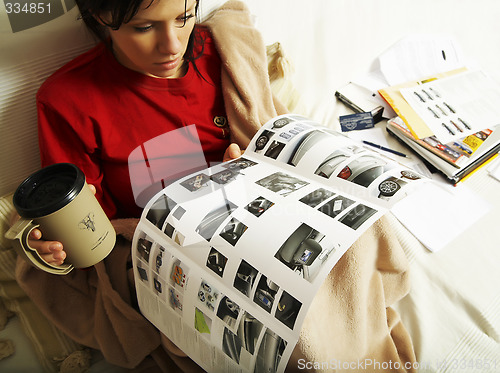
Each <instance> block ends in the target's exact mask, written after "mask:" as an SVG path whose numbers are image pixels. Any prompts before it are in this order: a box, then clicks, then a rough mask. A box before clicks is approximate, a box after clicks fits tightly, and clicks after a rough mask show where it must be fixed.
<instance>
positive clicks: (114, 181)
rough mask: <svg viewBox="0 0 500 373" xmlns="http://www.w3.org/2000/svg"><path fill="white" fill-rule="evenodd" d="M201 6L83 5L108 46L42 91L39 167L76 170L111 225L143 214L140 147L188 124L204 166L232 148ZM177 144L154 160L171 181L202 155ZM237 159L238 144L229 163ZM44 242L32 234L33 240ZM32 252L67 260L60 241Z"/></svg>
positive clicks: (149, 1) (181, 1) (178, 1)
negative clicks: (137, 172) (136, 170)
mask: <svg viewBox="0 0 500 373" xmlns="http://www.w3.org/2000/svg"><path fill="white" fill-rule="evenodd" d="M198 4H199V3H198V1H197V0H161V1H157V0H131V1H123V0H112V1H95V0H79V1H78V6H79V8H80V11H81V14H82V17H83V20H84V21H85V23H86V25H87V26H88V28H89V29H90V30H91V31H92V32H94V34H95V35H96V36H97V37H99V38H100V39H101V41H102V43H101V44H99V45H98V46H96V47H95V48H93V49H92V50H90V51H89V52H87V53H85V54H84V55H82V56H80V57H78V58H77V59H75V60H74V61H72V62H70V63H69V64H67V65H66V66H64V67H63V68H62V69H60V70H59V71H57V72H56V73H55V74H54V75H53V76H51V77H50V78H49V79H48V80H47V81H46V82H45V83H44V84H43V85H42V87H41V89H40V90H39V92H38V95H37V105H38V113H39V140H40V141H39V143H40V151H41V159H42V165H43V166H46V165H49V164H52V163H57V162H71V163H74V164H76V165H77V166H79V167H80V168H81V169H82V170H83V171H84V173H85V175H86V177H87V182H88V183H89V184H92V185H93V186H94V187H95V189H96V196H97V198H98V200H99V201H100V203H101V205H102V206H103V208H104V210H105V211H106V213H107V215H108V216H109V217H110V218H117V217H122V218H123V217H138V216H139V215H140V212H141V207H144V204H142V206H140V205H138V203H139V201H137V198H136V197H137V196H135V195H134V193H133V186H132V184H131V182H132V183H135V184H136V185H135V186H136V187H137V188H139V189H141V186H142V189H144V188H145V187H144V185H141V184H144V183H147V182H148V180H140V179H137V178H136V179H134V177H133V172H131V171H133V170H132V168H133V167H134V166H135V167H140V165H141V164H144V163H145V162H146V161H145V160H144V159H142V160H141V159H139V160H137V161H136V162H134V160H132V159H130V155H131V154H132V152H133V151H134V149H136V148H137V147H140V146H142V145H144V144H146V143H147V142H148V141H149V140H151V139H154V138H157V137H158V136H162V135H164V134H166V133H168V132H170V131H173V130H175V129H178V128H182V127H184V126H188V125H191V124H195V125H196V131H197V134H198V136H199V140H200V142H201V145H202V148H203V153H204V156H205V159H206V163H207V164H210V163H212V162H220V161H222V160H223V155H224V152H225V150H226V149H228V147H229V145H230V141H229V127H228V124H227V119H226V114H225V107H224V101H223V96H222V87H221V84H220V81H221V61H220V58H219V55H218V53H217V51H216V49H215V45H214V42H213V40H212V37H211V35H210V33H209V31H208V30H207V29H206V28H204V27H199V26H195V19H196V12H197V9H198ZM176 140H177V141H176V142H177V143H178V146H175V147H172V148H169V149H157V151H155V152H154V153H158V154H155V158H163V159H168V161H166V162H165V164H160V165H158V160H157V161H156V164H155V165H156V167H157V168H158V167H163V168H164V170H162V171H164V172H165V174H167V175H168V174H169V168H171V169H176V170H179V169H182V170H183V171H184V172H185V173H186V174H188V173H189V171H190V168H189V164H188V162H189V159H190V158H191V157H192V155H193V153H195V152H196V151H197V150H198V149H199V148H198V147H196V144H195V143H193V142H191V141H189V139H182V138H181V139H176ZM183 140H184V141H183ZM239 155H240V151H239V148H238V146H236V145H233V146H232V147H231V148H229V151H228V152H227V154H226V156H227V157H226V158H230V157H233V158H234V157H237V156H239ZM186 160H187V161H186ZM141 162H142V163H141ZM137 163H139V164H137ZM155 171H156V172H158V170H155ZM176 176H177V177H179V176H182V175H179V174H178V173H177V175H176ZM146 187H147V185H146ZM137 188H136V189H137ZM149 197H152V195H149ZM143 200H144V198H143ZM139 204H140V203H139ZM40 237H41V232H39V231H34V232H33V233H32V238H34V239H35V241H36V239H39V238H40ZM32 244H33V246H35V248H36V249H37V250H38V251H39V252H40V253H41V254H42V255H43V257H44V259H45V260H46V261H47V262H50V263H52V264H56V265H58V264H62V262H63V261H64V258H65V253H64V248H63V247H62V245H61V244H60V243H58V242H44V241H38V242H32Z"/></svg>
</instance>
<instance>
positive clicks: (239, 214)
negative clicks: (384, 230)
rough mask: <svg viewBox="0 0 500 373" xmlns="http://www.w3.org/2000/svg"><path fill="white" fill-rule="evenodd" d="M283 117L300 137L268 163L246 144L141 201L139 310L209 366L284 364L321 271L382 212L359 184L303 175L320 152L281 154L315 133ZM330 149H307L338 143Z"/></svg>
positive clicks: (270, 367)
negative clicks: (144, 202) (239, 153)
mask: <svg viewBox="0 0 500 373" xmlns="http://www.w3.org/2000/svg"><path fill="white" fill-rule="evenodd" d="M279 119H283V117H280V118H278V120H279ZM287 120H291V122H290V123H289V124H292V125H297V124H300V126H302V127H304V131H302V132H304V133H303V134H301V135H300V134H299V133H298V134H297V136H296V142H293V141H289V143H288V144H289V145H290V146H288V145H285V146H283V147H282V152H280V153H279V156H277V157H275V158H276V159H274V158H273V157H268V156H266V155H264V154H265V153H266V152H267V149H269V148H270V146H267V144H265V146H264V147H263V148H262V149H260V150H263V153H264V154H260V153H259V152H256V151H252V150H251V149H248V150H247V151H246V152H245V154H244V155H243V156H242V157H240V158H238V159H236V160H233V161H230V162H226V163H222V164H219V165H216V166H213V167H211V168H208V169H206V170H203V171H200V172H197V173H195V174H193V175H190V176H187V177H185V178H182V179H180V180H178V181H177V182H175V183H173V184H171V185H169V186H167V187H166V188H164V189H163V190H162V191H161V192H159V193H158V194H157V195H156V196H155V197H154V198H153V199H152V200H151V201H150V202H149V203H148V204H147V205H146V207H145V209H144V212H143V214H142V217H141V219H140V222H139V224H138V227H137V229H136V232H135V235H134V240H133V245H132V257H133V264H134V274H135V279H136V290H137V298H138V303H139V306H140V309H141V312H142V313H143V314H144V315H145V316H146V317H147V318H148V319H149V320H150V321H151V322H152V323H153V324H154V325H155V326H156V327H157V328H158V329H159V330H160V331H161V332H162V333H164V334H165V335H166V336H167V337H168V338H169V339H170V340H172V342H173V343H174V344H175V345H177V346H178V347H179V348H180V349H181V350H183V351H184V352H185V353H186V354H188V355H189V356H190V357H191V358H192V359H193V360H194V361H195V362H196V363H197V364H199V365H200V366H201V367H202V368H203V369H205V370H206V371H208V372H220V371H224V372H232V371H235V372H282V371H284V369H285V367H286V364H287V362H288V359H289V358H290V356H291V353H292V351H293V349H294V347H295V345H296V343H297V341H298V339H299V334H300V329H301V326H302V323H303V320H304V318H305V316H306V314H307V310H308V308H309V305H310V304H311V302H312V300H313V298H314V296H315V294H316V292H317V290H318V289H319V287H320V286H321V284H322V282H323V281H324V279H325V277H326V276H327V274H328V273H329V271H330V270H331V268H332V267H333V266H334V265H335V263H337V261H338V260H339V259H340V258H341V256H342V255H343V254H344V253H345V251H346V250H347V249H348V248H349V247H350V246H351V245H352V244H353V243H354V241H356V239H357V238H358V237H359V236H360V235H361V234H362V233H363V232H364V231H366V229H367V228H368V227H369V226H371V224H373V223H374V222H375V221H376V220H377V219H379V218H380V217H381V216H382V215H383V214H384V213H385V212H386V211H387V206H384V205H387V204H388V201H387V200H386V199H380V198H378V197H373V196H372V195H371V194H370V192H368V188H366V187H360V188H363V189H362V190H364V191H365V193H364V196H363V197H367V198H363V197H360V196H358V192H359V189H358V188H357V187H359V186H358V185H357V184H353V185H354V186H356V187H353V188H349V187H348V186H349V185H351V184H352V183H351V182H350V181H348V180H345V179H341V178H335V179H332V182H331V183H330V184H331V185H330V184H329V182H328V181H329V179H327V178H325V177H322V176H320V175H317V174H315V173H314V172H311V171H310V170H311V169H310V168H309V167H310V166H311V165H313V164H314V163H317V164H318V165H319V164H321V162H322V160H321V159H319V160H318V161H317V162H313V161H312V160H311V159H309V158H308V157H306V156H303V157H301V159H300V160H297V162H296V165H295V164H293V165H292V164H288V161H287V162H282V161H280V160H279V159H280V156H282V157H285V158H289V157H292V159H293V156H294V155H296V153H297V152H296V151H295V150H296V145H297V144H303V143H304V142H303V141H302V140H303V139H305V138H308V134H310V133H314V131H315V130H316V129H319V128H320V127H319V126H318V125H317V124H314V123H312V122H311V123H308V122H307V121H306V122H304V120H303V119H300V118H291V119H290V118H288V119H287ZM292 122H293V123H292ZM272 127H273V124H272V123H268V124H266V125H265V126H264V127H263V128H262V130H261V131H259V133H258V134H257V135H256V136H255V138H254V140H253V141H252V142H255V141H256V140H258V138H259V136H260V135H261V134H262V133H263V132H264V131H269V130H276V128H275V129H273V128H272ZM281 128H282V129H285V126H283V127H281ZM288 131H289V129H288ZM327 133H328V131H327V132H325V134H327ZM273 136H274V135H273ZM273 136H271V137H270V138H269V140H271V139H272V138H273ZM331 136H332V138H333V139H334V141H337V140H336V137H337V135H335V134H331ZM278 137H279V134H278ZM281 137H282V136H281ZM325 137H329V135H328V136H327V135H325ZM301 139H302V140H301ZM288 140H292V139H291V138H289V139H288ZM347 140H348V139H347ZM332 141H333V140H332ZM343 141H345V139H343ZM271 143H272V142H271ZM271 143H270V144H271ZM293 144H295V145H293ZM328 144H329V145H332V144H331V143H328ZM299 147H300V146H299ZM323 148H325V149H323ZM326 148H329V146H326V144H323V145H322V146H319V145H315V146H314V147H312V148H310V150H308V151H307V152H306V153H305V154H307V155H309V153H310V152H312V153H315V152H316V151H318V152H319V153H318V156H319V154H321V157H319V158H322V157H323V155H324V154H326V153H328V152H330V153H331V152H332V151H334V150H335V149H334V148H331V147H330V148H329V149H328V151H326V150H327V149H326ZM320 149H321V150H320ZM287 154H288V155H287ZM352 158H354V159H358V158H359V155H358V154H353V157H352ZM314 167H316V168H317V167H318V166H317V165H315V166H314ZM314 167H312V169H313V170H316V168H314ZM338 167H342V165H339V166H338ZM306 175H310V176H311V177H308V176H306ZM336 179H338V180H336ZM325 181H326V182H325ZM338 185H340V186H341V187H343V188H338ZM360 194H362V193H360Z"/></svg>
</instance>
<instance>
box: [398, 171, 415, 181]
mask: <svg viewBox="0 0 500 373" xmlns="http://www.w3.org/2000/svg"><path fill="white" fill-rule="evenodd" d="M401 176H403V177H406V178H407V179H410V180H417V179H420V176H419V175H418V174H416V173H415V172H412V171H408V170H404V171H401Z"/></svg>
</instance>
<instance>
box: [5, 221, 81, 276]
mask: <svg viewBox="0 0 500 373" xmlns="http://www.w3.org/2000/svg"><path fill="white" fill-rule="evenodd" d="M38 227H39V224H36V223H34V222H33V220H28V219H24V218H20V219H19V220H18V221H17V222H16V223H15V224H14V225H13V226H12V227H11V228H10V229H9V230H8V231H7V233H5V237H6V238H8V239H10V240H13V246H14V249H15V250H16V251H17V253H18V254H19V255H21V256H22V257H23V258H24V259H25V260H27V261H28V262H29V263H31V264H32V265H33V266H34V267H36V268H38V269H41V270H43V271H45V272H49V273H52V274H57V275H66V274H68V273H69V272H71V270H73V268H74V267H73V266H72V265H71V264H62V265H60V266H55V265H52V264H49V263H47V262H46V261H45V260H43V258H42V257H41V256H40V254H38V252H37V251H36V250H35V249H34V248H32V247H31V246H30V245H29V241H28V239H29V235H30V233H31V231H32V230H33V229H35V228H38Z"/></svg>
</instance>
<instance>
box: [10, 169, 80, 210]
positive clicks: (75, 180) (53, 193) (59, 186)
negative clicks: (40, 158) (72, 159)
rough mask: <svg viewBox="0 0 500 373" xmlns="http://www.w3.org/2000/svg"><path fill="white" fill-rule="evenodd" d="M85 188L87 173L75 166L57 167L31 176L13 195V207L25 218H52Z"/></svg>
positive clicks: (42, 170)
mask: <svg viewBox="0 0 500 373" xmlns="http://www.w3.org/2000/svg"><path fill="white" fill-rule="evenodd" d="M84 185H85V175H84V173H83V172H82V171H81V170H80V169H79V168H78V167H77V166H76V165H74V164H72V163H56V164H53V165H51V166H47V167H44V168H42V169H41V170H39V171H37V172H35V173H33V174H32V175H30V176H28V177H27V178H26V179H25V180H24V181H23V182H22V183H21V184H20V185H19V186H18V187H17V189H16V192H15V193H14V198H13V202H14V206H15V208H16V210H17V212H18V213H19V215H21V216H22V217H23V218H26V219H34V218H38V217H41V216H45V215H49V214H51V213H53V212H55V211H57V210H59V209H61V208H62V207H64V206H66V205H67V204H68V203H69V202H71V201H72V200H73V199H75V197H76V196H77V195H78V193H80V191H81V190H82V188H83V186H84Z"/></svg>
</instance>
